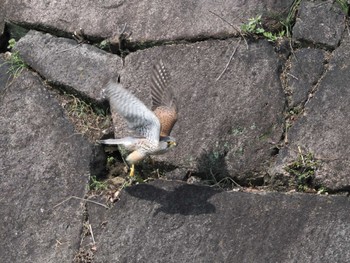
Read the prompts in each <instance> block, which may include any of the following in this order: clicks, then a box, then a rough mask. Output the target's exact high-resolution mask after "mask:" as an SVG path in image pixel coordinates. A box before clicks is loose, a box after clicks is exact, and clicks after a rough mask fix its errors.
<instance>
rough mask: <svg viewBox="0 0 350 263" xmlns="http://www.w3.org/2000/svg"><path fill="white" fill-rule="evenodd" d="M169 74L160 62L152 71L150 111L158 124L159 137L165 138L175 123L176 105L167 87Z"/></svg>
mask: <svg viewBox="0 0 350 263" xmlns="http://www.w3.org/2000/svg"><path fill="white" fill-rule="evenodd" d="M169 79H170V76H169V73H168V71H167V70H166V68H165V66H164V64H163V61H162V60H160V61H159V63H158V64H156V65H155V66H154V68H153V71H152V76H151V96H152V110H153V112H154V114H155V115H156V116H157V117H158V119H159V122H160V136H161V137H166V136H169V135H170V132H171V130H172V128H173V126H174V124H175V123H176V121H177V105H176V99H175V96H174V92H173V90H172V89H171V88H170V86H169Z"/></svg>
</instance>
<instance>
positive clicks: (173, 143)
mask: <svg viewBox="0 0 350 263" xmlns="http://www.w3.org/2000/svg"><path fill="white" fill-rule="evenodd" d="M169 144H170V146H176V145H177V144H176V142H169Z"/></svg>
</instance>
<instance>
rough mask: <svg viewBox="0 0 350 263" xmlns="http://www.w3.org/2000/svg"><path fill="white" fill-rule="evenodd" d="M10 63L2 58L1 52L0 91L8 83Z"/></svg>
mask: <svg viewBox="0 0 350 263" xmlns="http://www.w3.org/2000/svg"><path fill="white" fill-rule="evenodd" d="M9 70H10V65H9V64H8V62H7V61H6V60H5V59H4V56H3V54H1V55H0V92H1V91H2V90H4V89H5V88H6V87H7V85H8V84H9V81H10V78H11V75H10V74H9Z"/></svg>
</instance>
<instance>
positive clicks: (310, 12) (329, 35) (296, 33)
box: [293, 0, 346, 48]
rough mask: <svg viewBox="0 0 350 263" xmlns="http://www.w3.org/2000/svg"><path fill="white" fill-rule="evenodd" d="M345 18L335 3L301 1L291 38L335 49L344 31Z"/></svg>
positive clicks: (328, 1)
mask: <svg viewBox="0 0 350 263" xmlns="http://www.w3.org/2000/svg"><path fill="white" fill-rule="evenodd" d="M345 17H346V14H344V12H343V11H342V10H341V8H340V5H339V4H338V3H337V1H330V0H327V1H302V2H301V4H300V8H299V12H298V17H297V19H296V22H295V26H294V28H293V38H295V39H296V40H300V41H305V40H306V41H308V42H312V43H315V44H323V45H327V46H329V47H333V48H335V47H337V46H338V44H339V42H340V40H341V37H342V34H343V31H344V29H345Z"/></svg>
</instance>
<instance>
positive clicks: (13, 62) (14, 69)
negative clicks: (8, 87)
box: [5, 38, 28, 78]
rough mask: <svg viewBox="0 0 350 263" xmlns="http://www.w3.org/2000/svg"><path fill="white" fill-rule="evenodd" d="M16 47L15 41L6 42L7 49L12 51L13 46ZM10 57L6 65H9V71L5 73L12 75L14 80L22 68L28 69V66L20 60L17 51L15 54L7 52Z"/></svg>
mask: <svg viewBox="0 0 350 263" xmlns="http://www.w3.org/2000/svg"><path fill="white" fill-rule="evenodd" d="M15 45H16V40H15V39H13V38H11V39H10V40H9V42H8V46H7V48H8V49H10V50H12V49H13V48H14V46H15ZM8 53H9V54H10V55H9V56H8V59H7V61H6V62H5V63H6V64H9V66H10V67H9V69H8V71H7V73H8V74H11V75H13V76H14V77H15V78H16V77H18V76H19V74H21V72H22V70H23V69H24V68H28V65H27V64H26V63H25V62H24V61H23V60H22V58H21V57H20V55H19V53H18V51H15V52H12V53H10V52H8Z"/></svg>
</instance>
